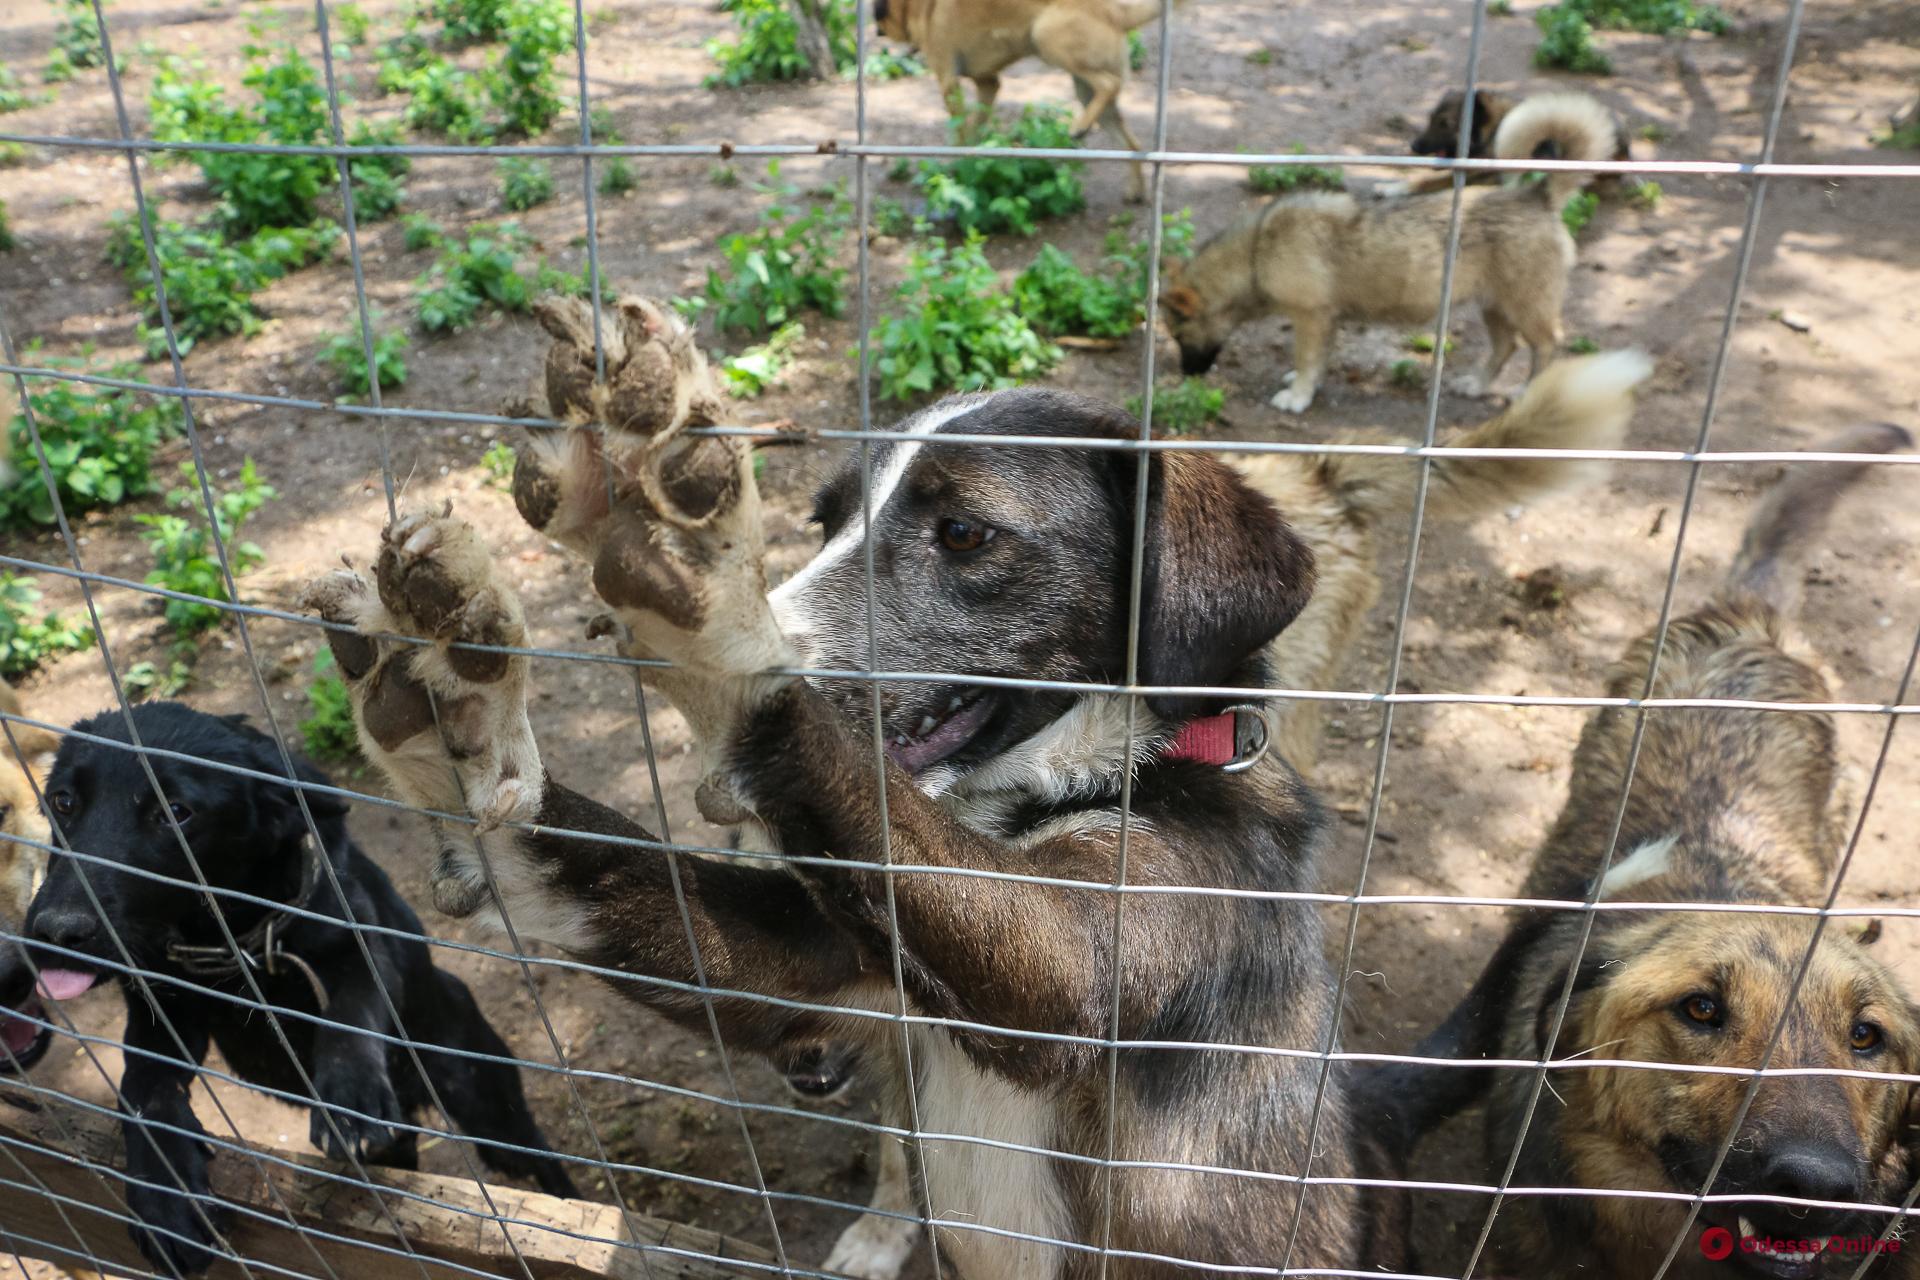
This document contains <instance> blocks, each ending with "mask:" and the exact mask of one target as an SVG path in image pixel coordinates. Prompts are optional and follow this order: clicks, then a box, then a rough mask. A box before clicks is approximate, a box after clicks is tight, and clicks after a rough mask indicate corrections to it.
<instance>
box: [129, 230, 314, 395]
mask: <svg viewBox="0 0 1920 1280" xmlns="http://www.w3.org/2000/svg"><path fill="white" fill-rule="evenodd" d="M339 233H340V229H339V228H338V227H335V226H332V225H329V224H317V225H315V226H311V227H269V228H267V229H265V230H262V231H259V232H257V233H255V234H254V235H252V236H250V237H248V238H247V239H245V240H242V241H239V242H238V243H232V244H230V243H228V242H227V241H226V240H224V239H222V238H221V237H220V236H218V235H215V234H213V233H211V232H208V231H204V230H200V229H197V228H187V227H183V226H181V225H180V224H179V223H177V222H162V223H160V224H159V225H158V226H156V227H155V228H154V249H155V252H156V253H157V255H158V257H159V259H160V274H161V278H162V280H163V281H164V282H165V284H166V290H167V308H168V311H169V313H170V314H171V316H172V319H173V330H174V336H175V337H176V338H177V339H178V340H179V345H180V353H181V354H182V355H185V354H186V353H187V352H188V351H191V350H192V349H193V348H194V346H195V345H197V344H198V343H199V342H201V341H202V340H203V339H206V338H213V337H222V336H226V335H229V334H242V335H245V334H251V333H254V332H256V331H257V330H258V329H259V328H260V314H259V312H258V311H257V310H256V309H255V308H254V305H253V295H254V293H255V292H257V291H258V290H260V289H261V288H263V287H265V286H266V285H267V284H268V283H270V282H271V281H273V280H276V279H278V278H279V277H281V276H283V275H285V274H287V272H289V271H293V270H295V269H297V268H299V267H303V266H305V265H307V264H308V263H310V262H313V261H315V260H316V259H318V258H319V257H321V256H322V255H323V254H325V253H326V252H327V251H328V250H330V249H331V248H332V247H333V244H334V242H335V241H336V240H337V239H338V237H339ZM107 257H108V260H109V261H110V262H112V263H113V264H114V265H116V266H118V267H119V268H120V269H121V270H122V271H123V272H125V274H126V277H127V282H128V284H129V285H130V286H131V287H132V289H133V300H134V303H135V304H136V305H137V306H138V307H139V308H140V310H141V313H142V319H141V322H140V325H139V333H140V337H141V339H142V340H143V341H144V342H145V343H146V347H147V354H148V357H149V358H150V359H156V360H157V359H159V358H160V357H161V356H162V355H164V354H166V350H167V341H166V331H165V329H164V328H163V327H162V325H161V323H160V303H159V298H158V295H157V294H156V292H155V290H154V287H153V276H152V274H151V273H150V272H149V271H148V269H147V257H146V249H145V246H144V245H143V244H142V242H141V237H140V228H139V224H138V223H137V222H135V221H134V220H133V219H132V218H130V217H127V216H125V215H121V216H120V217H119V218H117V219H115V221H114V223H113V230H112V232H111V233H110V234H109V236H108V241H107Z"/></svg>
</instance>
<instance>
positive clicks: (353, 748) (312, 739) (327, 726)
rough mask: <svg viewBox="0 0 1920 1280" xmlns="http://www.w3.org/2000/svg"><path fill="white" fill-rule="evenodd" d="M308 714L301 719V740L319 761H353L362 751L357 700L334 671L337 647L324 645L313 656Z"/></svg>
mask: <svg viewBox="0 0 1920 1280" xmlns="http://www.w3.org/2000/svg"><path fill="white" fill-rule="evenodd" d="M307 709H308V714H307V716H306V718H305V719H303V720H302V721H301V722H300V741H301V744H302V745H303V746H305V747H306V749H307V754H308V755H310V756H312V757H313V758H314V759H315V760H334V761H341V760H351V759H353V758H354V757H355V756H357V755H359V754H360V735H359V733H358V732H357V731H356V730H355V729H354V727H353V701H352V700H351V699H350V698H349V697H348V696H347V683H346V681H344V680H342V679H341V678H340V677H339V676H338V675H336V674H334V662H333V650H331V649H329V648H327V647H326V646H325V645H322V646H321V648H320V652H319V653H316V654H314V655H313V680H312V682H311V683H309V684H308V685H307Z"/></svg>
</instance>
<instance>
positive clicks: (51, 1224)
mask: <svg viewBox="0 0 1920 1280" xmlns="http://www.w3.org/2000/svg"><path fill="white" fill-rule="evenodd" d="M252 1149H254V1150H260V1151H266V1150H268V1149H267V1148H259V1147H256V1148H252ZM271 1154H273V1155H274V1156H275V1157H277V1159H279V1160H283V1161H290V1162H292V1165H291V1167H290V1166H289V1165H288V1164H281V1163H274V1162H261V1161H254V1160H250V1159H248V1158H247V1157H246V1156H245V1155H242V1154H241V1153H240V1152H238V1151H217V1152H216V1154H215V1156H214V1159H213V1161H212V1163H211V1168H210V1181H211V1184H212V1188H213V1192H214V1194H215V1195H217V1196H219V1197H220V1198H221V1199H222V1200H226V1201H229V1202H231V1203H232V1204H235V1205H239V1206H245V1207H246V1208H249V1209H254V1210H258V1211H260V1212H262V1213H265V1214H268V1215H271V1219H272V1220H263V1219H261V1218H259V1217H255V1216H253V1215H252V1214H243V1213H233V1214H230V1215H229V1216H228V1222H227V1226H226V1230H227V1238H228V1241H229V1242H230V1243H231V1244H232V1245H233V1247H234V1249H235V1251H236V1252H238V1253H239V1254H240V1256H242V1257H244V1258H247V1259H249V1260H253V1259H258V1260H261V1261H263V1262H268V1263H271V1264H273V1265H274V1266H276V1267H281V1268H285V1269H286V1270H287V1271H291V1272H294V1273H298V1274H301V1275H309V1276H314V1277H316V1280H330V1278H329V1277H328V1276H327V1269H326V1268H325V1267H323V1266H321V1264H320V1263H319V1262H318V1261H317V1260H316V1258H315V1253H316V1252H317V1253H318V1254H319V1255H320V1257H322V1258H325V1259H326V1261H327V1263H328V1265H330V1266H331V1267H332V1269H333V1272H334V1273H335V1274H336V1275H338V1276H339V1277H340V1280H422V1270H423V1267H424V1271H425V1277H426V1280H463V1278H466V1280H470V1277H471V1276H472V1274H473V1272H474V1271H478V1272H481V1273H484V1274H486V1275H492V1276H502V1277H508V1278H510V1280H525V1276H526V1272H525V1271H522V1269H521V1266H520V1263H519V1262H518V1261H517V1260H516V1259H515V1258H514V1255H513V1253H512V1251H511V1250H510V1249H509V1248H508V1247H507V1243H506V1238H505V1237H506V1234H507V1233H511V1234H512V1237H513V1243H514V1245H515V1246H517V1248H518V1249H519V1251H520V1255H521V1257H522V1258H524V1259H525V1260H526V1270H527V1271H531V1272H532V1274H533V1276H534V1277H535V1280H592V1278H595V1277H612V1278H613V1280H647V1278H648V1277H651V1278H652V1280H739V1278H741V1277H747V1276H755V1277H764V1276H766V1275H768V1274H769V1273H768V1272H767V1271H765V1270H761V1269H758V1268H755V1267H742V1266H734V1265H729V1260H731V1261H732V1262H742V1261H744V1262H749V1263H763V1264H768V1265H771V1264H772V1262H773V1259H772V1257H771V1255H769V1254H767V1253H766V1252H764V1251H763V1250H761V1249H758V1248H756V1247H754V1246H752V1245H749V1244H745V1243H742V1242H740V1241H738V1240H734V1239H731V1238H730V1237H727V1236H722V1235H719V1234H717V1233H715V1232H712V1231H705V1230H702V1229H700V1228H698V1227H689V1226H683V1225H680V1224H678V1223H672V1222H665V1221H662V1220H661V1219H658V1218H649V1217H645V1216H642V1215H639V1214H635V1215H634V1216H633V1220H632V1221H633V1232H634V1235H633V1236H632V1237H630V1236H629V1235H628V1232H627V1226H626V1221H625V1220H624V1219H623V1217H622V1215H621V1213H620V1211H619V1210H618V1209H617V1208H615V1207H614V1206H612V1205H603V1204H593V1203H590V1202H588V1201H585V1200H562V1199H559V1198H558V1197H555V1196H548V1195H542V1194H540V1193H539V1192H536V1191H521V1190H518V1189H516V1188H513V1187H507V1186H498V1185H492V1184H489V1186H488V1188H487V1190H488V1193H489V1194H490V1195H491V1197H492V1200H493V1206H494V1209H495V1210H497V1211H498V1214H499V1216H500V1217H502V1218H508V1219H514V1220H516V1222H517V1223H520V1224H526V1225H514V1224H510V1223H498V1222H495V1221H493V1220H492V1215H491V1214H490V1213H489V1210H488V1208H487V1205H486V1201H485V1200H484V1199H483V1198H482V1196H481V1193H480V1189H479V1188H478V1187H477V1186H476V1185H475V1184H474V1182H473V1181H472V1180H471V1179H468V1178H450V1177H443V1176H440V1175H438V1174H431V1173H408V1172H405V1171H403V1170H398V1169H374V1170H372V1171H371V1172H372V1175H373V1178H374V1186H376V1187H387V1188H393V1189H395V1190H401V1191H405V1192H409V1193H411V1194H412V1195H415V1196H419V1197H422V1199H419V1200H415V1199H403V1198H401V1197H399V1196H393V1195H388V1196H384V1197H382V1196H379V1195H378V1194H377V1193H376V1191H374V1190H373V1189H372V1188H370V1187H369V1186H368V1185H367V1184H366V1183H362V1182H359V1181H357V1180H356V1181H352V1182H342V1181H338V1180H336V1179H334V1178H330V1177H322V1176H320V1174H318V1173H317V1172H315V1171H316V1170H337V1171H339V1172H342V1173H348V1174H349V1176H351V1171H350V1169H349V1167H347V1166H335V1165H331V1164H329V1163H328V1162H326V1161H324V1160H322V1159H320V1158H319V1157H318V1156H316V1155H310V1154H305V1153H293V1152H287V1151H280V1150H274V1151H272V1153H271ZM89 1165H100V1166H104V1167H106V1168H108V1169H115V1170H120V1169H124V1168H125V1153H124V1152H123V1150H122V1147H121V1140H120V1122H119V1120H118V1119H117V1118H114V1117H109V1116H103V1115H98V1114H95V1113H92V1112H87V1111H82V1110H79V1109H77V1108H73V1107H62V1108H61V1111H60V1114H59V1115H57V1116H56V1115H54V1114H52V1113H51V1112H50V1111H49V1110H48V1109H46V1108H41V1109H40V1110H38V1111H33V1112H29V1111H19V1110H14V1109H12V1108H10V1107H9V1106H8V1104H7V1100H6V1099H4V1098H0V1251H5V1250H9V1249H11V1250H17V1251H18V1252H19V1254H20V1255H21V1256H23V1257H29V1258H40V1259H43V1260H45V1261H48V1262H52V1263H55V1264H57V1265H60V1266H64V1267H74V1268H81V1267H87V1266H90V1265H91V1264H92V1259H97V1260H99V1262H100V1263H102V1264H103V1265H104V1266H105V1267H106V1268H107V1270H108V1271H110V1272H111V1271H113V1270H114V1268H116V1267H118V1268H122V1269H123V1270H124V1272H130V1273H133V1274H144V1273H147V1272H150V1271H151V1270H152V1268H151V1267H149V1266H148V1265H147V1263H146V1262H145V1261H144V1260H143V1259H142V1258H141V1257H140V1254H139V1251H138V1250H137V1249H135V1248H134V1246H133V1241H132V1239H131V1238H130V1237H129V1236H128V1234H127V1226H126V1223H125V1221H124V1218H125V1215H126V1202H125V1198H124V1197H125V1186H126V1184H125V1183H124V1181H122V1180H121V1179H118V1178H116V1177H114V1176H113V1175H112V1174H107V1173H97V1172H95V1171H94V1170H93V1169H91V1168H89V1167H88V1166H89ZM42 1188H44V1190H43V1189H42ZM276 1193H277V1196H278V1198H277V1199H276V1198H275V1197H276ZM55 1197H59V1199H56V1198H55ZM382 1200H384V1201H385V1206H386V1207H385V1208H384V1209H383V1208H382V1207H381V1203H380V1202H381V1201H382ZM283 1203H284V1205H285V1206H286V1209H287V1210H290V1211H291V1213H292V1217H293V1223H294V1225H292V1226H290V1225H289V1224H288V1222H287V1216H286V1212H285V1211H283V1210H282V1208H281V1205H282V1204H283ZM63 1215H64V1216H63ZM478 1215H487V1216H478ZM396 1221H398V1223H399V1224H400V1226H401V1227H402V1228H404V1230H405V1232H406V1237H407V1241H408V1243H409V1244H411V1246H412V1249H413V1253H414V1255H416V1256H417V1258H418V1259H419V1260H418V1261H416V1260H415V1257H410V1256H408V1255H407V1254H406V1253H405V1252H394V1250H398V1249H400V1248H401V1246H400V1244H399V1241H398V1240H397V1239H396V1238H395V1231H394V1223H395V1222H396ZM302 1228H305V1229H306V1230H302ZM316 1230H317V1231H324V1232H327V1233H328V1235H329V1236H331V1237H333V1238H331V1239H328V1238H322V1237H320V1236H316V1235H312V1234H308V1232H310V1231H316ZM76 1235H78V1236H79V1239H77V1240H76V1238H75V1237H76ZM630 1239H637V1240H638V1241H639V1242H640V1243H642V1244H648V1245H665V1246H668V1247H670V1248H673V1249H677V1250H685V1251H687V1252H689V1253H693V1254H700V1255H706V1256H705V1257H680V1256H676V1255H674V1254H666V1253H658V1252H647V1253H645V1254H644V1256H643V1254H642V1252H641V1251H640V1250H639V1249H635V1248H631V1247H627V1246H626V1245H624V1244H621V1243H616V1242H620V1241H628V1240H630ZM382 1245H384V1246H387V1248H379V1247H369V1246H382ZM89 1255H91V1257H90V1256H89ZM462 1268H470V1269H471V1270H462ZM253 1274H254V1276H255V1277H256V1278H257V1280H277V1277H278V1276H279V1275H280V1274H281V1273H277V1272H273V1271H264V1270H258V1269H256V1270H255V1271H254V1273H253ZM773 1274H778V1272H777V1271H776V1272H774V1273H773ZM246 1275H247V1273H246V1272H244V1271H242V1270H241V1269H240V1268H239V1267H238V1266H237V1265H235V1264H234V1263H232V1262H230V1261H220V1262H216V1263H215V1264H214V1265H213V1267H212V1268H211V1269H210V1270H209V1271H208V1272H207V1276H208V1280H246Z"/></svg>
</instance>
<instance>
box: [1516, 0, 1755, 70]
mask: <svg viewBox="0 0 1920 1280" xmlns="http://www.w3.org/2000/svg"><path fill="white" fill-rule="evenodd" d="M1533 20H1534V22H1535V23H1536V24H1537V25H1538V26H1539V28H1540V45H1539V47H1538V48H1537V49H1535V50H1534V52H1533V62H1534V65H1535V66H1538V67H1563V68H1565V69H1566V70H1568V71H1579V72H1584V73H1587V74H1590V75H1602V76H1604V75H1610V74H1611V73H1612V71H1613V63H1612V62H1611V61H1610V60H1609V59H1608V57H1607V55H1606V54H1604V53H1602V52H1601V51H1600V50H1599V49H1598V48H1596V47H1595V46H1594V43H1593V33H1594V32H1595V31H1596V30H1598V31H1641V32H1647V33H1650V34H1653V35H1663V36H1664V35H1675V34H1677V33H1679V32H1682V31H1706V32H1709V33H1711V34H1713V35H1716V36H1721V35H1725V34H1726V33H1727V32H1728V31H1730V30H1731V29H1732V27H1733V24H1732V22H1731V21H1730V20H1729V19H1728V18H1727V15H1726V14H1725V13H1723V12H1722V11H1721V10H1720V9H1719V8H1718V7H1717V6H1715V5H1711V4H1695V3H1693V0H1560V3H1558V4H1553V5H1548V6H1547V7H1546V8H1544V9H1541V10H1539V11H1538V12H1537V13H1535V14H1534V15H1533Z"/></svg>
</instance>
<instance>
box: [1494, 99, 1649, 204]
mask: <svg viewBox="0 0 1920 1280" xmlns="http://www.w3.org/2000/svg"><path fill="white" fill-rule="evenodd" d="M1619 149H1620V136H1619V130H1618V126H1616V125H1615V124H1614V121H1613V113H1612V112H1611V111H1609V110H1607V109H1606V107H1604V106H1602V105H1601V103H1600V101H1599V99H1597V98H1594V97H1593V96H1591V95H1590V94H1585V93H1541V94H1536V95H1534V96H1533V97H1531V98H1528V99H1527V100H1526V101H1525V102H1522V103H1521V104H1520V105H1519V106H1517V107H1515V108H1514V109H1513V110H1511V111H1509V112H1507V114H1506V117H1505V118H1504V119H1502V120H1501V121H1500V128H1499V129H1498V130H1496V131H1495V133H1494V135H1493V154H1494V156H1495V157H1497V158H1498V159H1501V160H1576V161H1580V162H1582V163H1585V162H1588V161H1594V160H1611V159H1613V158H1614V157H1615V156H1616V155H1617V154H1619ZM1592 180H1593V175H1592V174H1590V173H1578V172H1573V171H1569V170H1555V171H1554V172H1551V173H1549V174H1547V183H1546V186H1547V198H1548V199H1549V200H1551V201H1552V203H1553V207H1554V208H1555V209H1558V208H1559V207H1560V206H1561V205H1563V204H1565V203H1566V202H1567V198H1568V197H1569V196H1571V195H1573V193H1574V192H1576V191H1578V190H1580V188H1582V187H1584V186H1586V185H1587V183H1589V182H1591V181H1592Z"/></svg>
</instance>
